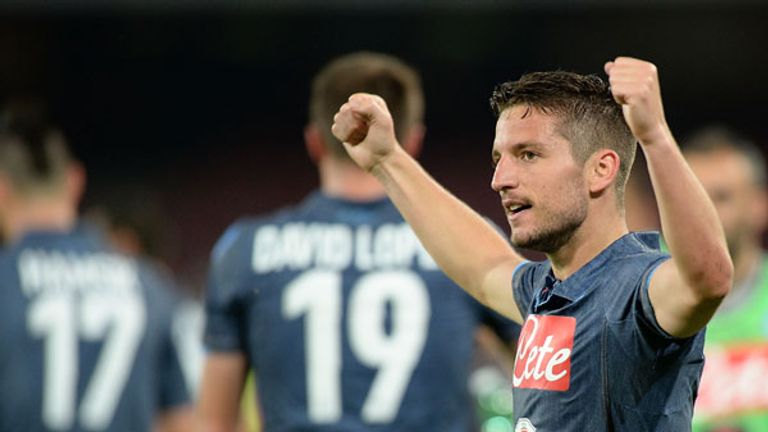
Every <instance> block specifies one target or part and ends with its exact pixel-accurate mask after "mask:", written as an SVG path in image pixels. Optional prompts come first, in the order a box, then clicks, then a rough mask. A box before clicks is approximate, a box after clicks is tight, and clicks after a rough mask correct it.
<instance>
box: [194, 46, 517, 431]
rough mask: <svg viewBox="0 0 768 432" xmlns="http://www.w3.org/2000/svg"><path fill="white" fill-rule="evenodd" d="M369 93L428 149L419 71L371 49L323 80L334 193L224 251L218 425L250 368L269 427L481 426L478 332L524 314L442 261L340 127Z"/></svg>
mask: <svg viewBox="0 0 768 432" xmlns="http://www.w3.org/2000/svg"><path fill="white" fill-rule="evenodd" d="M356 91H372V92H377V93H379V94H381V95H382V96H383V97H384V98H386V99H387V101H388V102H389V103H390V106H391V107H392V111H393V113H394V116H395V118H397V119H398V126H399V127H398V129H397V136H398V137H399V139H400V142H402V143H403V148H404V149H405V151H407V152H409V153H410V154H412V155H416V154H418V152H419V149H420V147H421V144H422V138H423V136H424V126H423V125H422V117H423V111H424V101H423V95H422V89H421V85H420V82H419V78H418V75H417V73H416V72H415V71H414V70H413V69H411V68H410V67H408V66H406V65H405V64H403V63H402V62H401V61H399V60H397V59H395V58H393V57H390V56H386V55H382V54H375V53H356V54H351V55H348V56H344V57H341V58H339V59H337V60H335V61H333V62H332V63H330V64H329V65H327V66H326V67H325V68H324V69H323V70H322V71H321V72H320V73H319V75H318V76H317V77H316V78H315V80H314V84H313V87H312V95H311V100H310V123H309V125H308V126H307V128H306V130H305V141H306V146H307V149H308V152H309V154H310V156H311V158H312V159H313V160H314V161H315V162H316V164H317V165H318V169H319V173H320V184H321V187H320V190H319V191H317V192H315V193H313V194H311V195H310V196H309V197H307V198H306V199H305V200H304V201H303V202H302V203H301V204H299V205H298V206H296V207H292V208H287V209H284V210H281V211H278V212H276V213H274V214H272V215H269V216H263V217H260V218H255V219H245V220H242V221H240V222H238V223H236V224H235V225H233V226H232V227H230V228H229V229H228V230H227V232H226V233H225V234H224V235H223V236H222V238H221V239H220V240H219V242H218V244H217V245H216V247H215V249H214V251H213V257H212V267H211V275H210V284H209V287H208V292H207V295H206V298H207V300H206V311H207V324H206V336H205V341H206V344H207V347H208V349H209V351H210V352H209V357H208V361H207V364H206V367H205V372H204V377H203V387H202V393H201V407H200V412H201V416H202V419H203V422H204V427H205V430H206V431H231V430H233V429H234V428H235V425H236V423H237V420H238V408H239V404H238V402H239V398H240V394H241V391H242V388H243V383H244V381H245V375H246V372H247V370H248V368H249V366H250V367H251V368H252V369H253V370H255V372H256V376H257V379H256V381H257V389H258V393H259V400H260V409H261V413H262V418H263V429H264V430H265V431H267V432H272V431H289V430H290V431H329V432H330V431H334V432H339V431H368V430H375V431H382V432H383V431H400V432H407V431H414V432H416V431H418V432H423V431H441V432H451V431H456V432H459V431H462V432H466V431H469V430H472V403H471V400H470V398H469V394H468V389H467V380H468V373H469V368H470V361H471V358H472V351H473V341H474V338H473V335H474V332H475V330H476V329H477V328H478V326H479V325H481V324H488V325H490V326H492V327H493V328H494V329H495V331H496V333H497V334H498V335H499V336H501V338H502V339H504V340H505V341H507V343H511V342H512V340H513V338H514V336H513V334H514V329H515V327H514V325H513V323H511V322H510V321H508V320H506V319H504V318H502V317H500V316H498V315H496V314H493V313H491V312H490V311H489V310H487V309H485V308H483V307H481V306H480V304H479V303H477V302H476V301H475V300H473V299H472V298H470V297H469V296H467V295H466V294H465V293H464V292H462V291H461V290H460V289H459V288H458V287H456V286H455V285H453V284H452V283H451V282H450V281H449V280H448V278H447V277H446V276H445V275H443V274H442V273H441V272H440V271H439V270H438V268H437V266H436V265H435V263H434V261H433V260H432V259H431V258H430V256H429V255H428V254H427V253H426V252H425V251H424V249H423V248H422V247H421V245H420V244H419V242H418V240H417V239H416V237H415V236H414V234H413V232H412V231H411V230H410V228H409V227H408V225H407V224H405V222H404V221H403V219H402V218H401V216H400V215H399V214H398V212H397V210H396V209H395V208H394V206H393V205H392V204H391V202H390V201H389V200H388V199H387V198H386V196H385V195H384V191H383V188H382V187H381V186H380V185H379V184H378V182H377V181H376V179H375V178H373V177H372V176H370V175H369V174H367V173H365V172H363V171H361V170H360V169H359V168H358V167H357V166H356V165H355V164H354V162H352V160H350V159H349V157H348V156H347V154H346V152H345V150H344V148H343V147H342V145H341V143H339V142H338V141H337V140H336V139H335V138H334V137H333V135H332V133H331V130H330V128H331V122H332V117H333V114H334V113H335V111H336V109H337V107H338V105H339V104H341V103H342V102H343V101H344V100H346V98H347V96H348V95H349V94H350V93H353V92H356ZM500 238H501V237H500Z"/></svg>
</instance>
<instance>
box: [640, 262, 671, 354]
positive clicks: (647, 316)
mask: <svg viewBox="0 0 768 432" xmlns="http://www.w3.org/2000/svg"><path fill="white" fill-rule="evenodd" d="M667 259H669V255H663V256H661V257H660V258H658V259H657V260H655V261H653V262H651V263H650V265H649V266H648V268H647V269H646V271H645V272H644V273H643V277H642V278H641V280H640V282H639V283H640V286H639V287H638V295H637V301H636V305H635V316H636V317H637V322H638V325H639V326H640V327H641V328H642V329H643V330H646V331H647V332H650V334H651V335H652V336H653V337H654V338H657V339H659V342H664V341H672V340H675V339H677V338H675V337H673V336H671V335H669V334H668V333H667V332H666V331H664V329H663V328H661V326H660V325H659V322H658V321H657V320H656V312H655V311H654V309H653V304H651V297H650V294H649V293H648V288H649V287H650V285H651V277H653V273H654V272H655V271H656V270H657V269H658V268H659V265H661V264H662V263H663V262H664V261H666V260H667Z"/></svg>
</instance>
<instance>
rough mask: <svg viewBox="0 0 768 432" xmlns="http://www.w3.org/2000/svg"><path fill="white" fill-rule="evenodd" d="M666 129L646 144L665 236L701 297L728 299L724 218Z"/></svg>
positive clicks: (674, 255)
mask: <svg viewBox="0 0 768 432" xmlns="http://www.w3.org/2000/svg"><path fill="white" fill-rule="evenodd" d="M664 129H665V130H664V133H661V134H659V135H658V138H657V139H656V140H655V141H654V142H646V143H643V145H642V147H643V150H644V152H645V155H646V159H647V161H648V171H649V173H650V176H651V181H652V182H653V187H654V192H655V194H656V198H657V201H658V206H659V213H660V216H661V226H662V230H663V232H664V238H665V240H666V242H667V244H668V246H669V250H670V252H671V255H672V258H673V259H674V260H675V263H676V265H677V267H678V269H679V271H680V275H681V276H682V277H683V278H684V279H686V281H687V282H688V284H689V285H690V286H692V287H694V288H696V289H697V290H698V292H697V293H696V294H697V295H700V296H701V297H702V298H709V297H717V296H722V295H725V293H726V292H727V289H728V286H729V284H730V274H731V272H730V271H729V270H728V269H729V268H730V257H729V256H728V249H727V246H726V244H725V236H724V234H723V229H722V226H721V224H720V220H719V218H718V216H717V212H716V210H715V208H714V205H713V204H712V202H711V201H710V200H709V198H708V196H707V193H706V191H705V190H704V188H703V187H702V186H701V184H700V183H699V181H698V180H697V179H696V177H695V175H694V174H693V172H692V171H691V169H690V167H689V166H688V164H687V163H686V162H685V159H684V158H683V155H682V153H681V152H680V149H679V148H678V146H677V143H676V142H675V140H674V138H673V137H672V134H671V132H669V130H668V129H667V128H664ZM723 290H725V292H724V291H723Z"/></svg>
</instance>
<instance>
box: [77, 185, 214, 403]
mask: <svg viewBox="0 0 768 432" xmlns="http://www.w3.org/2000/svg"><path fill="white" fill-rule="evenodd" d="M99 186H100V187H98V188H97V191H96V193H93V194H91V198H90V199H89V200H88V208H87V209H86V210H85V212H84V213H85V215H84V218H83V219H84V220H85V221H87V222H88V223H90V224H92V225H93V226H95V227H98V228H100V229H101V230H102V232H103V233H104V234H105V235H106V237H107V239H108V240H109V242H110V243H111V244H112V246H113V247H114V248H115V249H117V250H118V251H119V252H122V253H124V254H126V255H128V256H131V257H133V258H137V259H142V260H144V261H145V262H146V264H147V265H150V266H152V267H153V268H154V269H155V270H156V271H157V273H158V274H161V275H163V276H165V277H166V278H167V279H168V280H169V284H168V285H171V286H173V287H174V288H175V291H176V292H177V294H178V296H176V297H177V302H176V304H175V305H174V311H173V317H174V318H173V327H172V330H173V332H172V335H173V340H174V342H175V343H176V347H177V349H178V351H179V360H180V361H181V366H182V370H183V372H184V377H185V378H186V380H187V385H188V388H189V389H190V391H191V393H192V394H193V395H196V394H197V392H198V389H199V387H200V378H201V377H202V369H203V361H204V359H205V353H204V350H203V345H202V339H203V319H204V317H203V308H202V303H201V301H200V298H199V290H198V291H197V292H193V290H192V289H188V288H187V286H186V285H183V284H181V283H180V282H179V281H178V278H177V277H176V275H175V274H173V271H172V270H171V267H170V266H169V265H168V260H169V253H170V250H171V249H173V248H172V245H174V244H175V242H174V241H173V236H172V235H171V233H172V232H173V229H172V227H171V224H170V221H169V220H168V219H167V217H166V213H165V211H164V208H163V206H162V205H161V200H160V197H159V196H158V195H157V194H156V192H155V191H153V190H152V189H151V188H149V187H146V186H143V185H140V184H137V183H136V182H131V183H130V184H116V183H111V184H110V183H106V184H101V185H99Z"/></svg>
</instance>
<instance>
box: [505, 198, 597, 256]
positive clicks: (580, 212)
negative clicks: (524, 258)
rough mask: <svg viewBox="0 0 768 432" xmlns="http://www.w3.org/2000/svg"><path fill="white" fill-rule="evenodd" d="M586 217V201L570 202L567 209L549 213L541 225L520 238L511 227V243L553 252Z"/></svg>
mask: <svg viewBox="0 0 768 432" xmlns="http://www.w3.org/2000/svg"><path fill="white" fill-rule="evenodd" d="M586 218H587V203H586V202H585V201H583V200H578V202H574V203H572V205H570V206H568V207H567V210H566V211H564V212H561V213H560V214H559V217H558V214H555V213H550V215H549V217H548V218H547V220H545V221H543V223H542V224H541V226H539V227H535V228H533V230H532V232H531V233H530V234H528V235H525V236H524V237H522V238H516V236H515V229H514V228H512V236H511V240H512V244H513V245H514V246H515V247H519V248H523V249H530V250H534V251H539V252H544V253H545V254H551V253H555V252H557V251H558V250H560V248H561V247H563V246H564V245H565V244H567V243H568V242H569V241H570V240H571V238H573V235H574V234H575V233H576V231H577V230H578V229H579V228H580V227H581V225H582V224H583V223H584V220H585V219H586Z"/></svg>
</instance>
